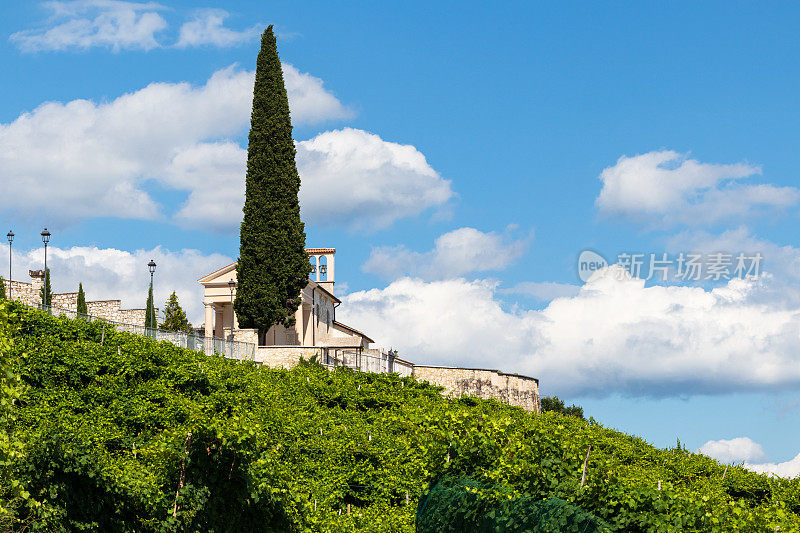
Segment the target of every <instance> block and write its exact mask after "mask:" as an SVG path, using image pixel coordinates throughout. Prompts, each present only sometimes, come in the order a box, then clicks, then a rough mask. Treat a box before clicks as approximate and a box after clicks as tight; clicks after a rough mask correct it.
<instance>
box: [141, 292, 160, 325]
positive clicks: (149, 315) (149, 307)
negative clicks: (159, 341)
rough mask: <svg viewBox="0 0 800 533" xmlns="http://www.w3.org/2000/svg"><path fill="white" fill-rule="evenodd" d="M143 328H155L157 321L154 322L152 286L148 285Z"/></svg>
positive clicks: (154, 311)
mask: <svg viewBox="0 0 800 533" xmlns="http://www.w3.org/2000/svg"><path fill="white" fill-rule="evenodd" d="M144 308H145V315H144V327H146V328H156V327H158V321H157V320H156V308H155V307H154V306H153V284H152V283H150V288H149V289H147V303H145V306H144Z"/></svg>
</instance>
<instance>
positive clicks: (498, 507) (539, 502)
mask: <svg viewBox="0 0 800 533" xmlns="http://www.w3.org/2000/svg"><path fill="white" fill-rule="evenodd" d="M416 524H417V532H418V533H448V532H450V533H460V532H462V531H470V532H474V533H490V532H491V533H494V532H496V531H504V532H511V531H532V532H535V533H573V532H574V533H594V532H597V531H610V527H609V526H608V524H606V523H604V522H603V521H602V520H599V519H598V518H596V517H595V516H593V515H592V514H591V513H589V512H586V511H584V510H583V509H581V508H580V507H577V506H576V505H573V504H571V503H569V502H566V501H564V500H562V499H560V498H547V499H537V498H532V497H515V496H514V495H513V491H511V490H509V489H508V488H505V487H500V486H491V485H481V484H479V483H476V482H474V481H472V480H469V479H458V478H453V477H452V476H444V477H443V478H442V479H440V480H439V481H438V482H437V483H436V484H435V485H434V486H433V487H432V488H431V489H430V490H429V491H428V493H427V494H423V495H422V497H421V498H420V500H419V504H418V505H417V520H416Z"/></svg>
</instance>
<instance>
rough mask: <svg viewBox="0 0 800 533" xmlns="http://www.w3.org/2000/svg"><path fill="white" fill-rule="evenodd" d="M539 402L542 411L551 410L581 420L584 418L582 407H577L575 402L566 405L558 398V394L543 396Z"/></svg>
mask: <svg viewBox="0 0 800 533" xmlns="http://www.w3.org/2000/svg"><path fill="white" fill-rule="evenodd" d="M541 403H542V412H543V413H547V412H553V413H559V414H562V415H569V416H574V417H577V418H580V419H581V420H586V419H585V418H584V417H583V407H578V406H577V405H575V404H573V405H570V406H569V407H566V406H565V405H564V402H563V401H562V400H560V399H559V398H558V396H545V397H544V398H542V400H541Z"/></svg>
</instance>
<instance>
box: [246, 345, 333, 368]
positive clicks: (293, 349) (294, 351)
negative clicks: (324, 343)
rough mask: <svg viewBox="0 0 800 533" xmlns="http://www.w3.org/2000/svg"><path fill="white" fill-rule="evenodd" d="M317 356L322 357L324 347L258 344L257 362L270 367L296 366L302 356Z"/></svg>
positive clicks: (304, 357) (306, 357) (305, 357)
mask: <svg viewBox="0 0 800 533" xmlns="http://www.w3.org/2000/svg"><path fill="white" fill-rule="evenodd" d="M314 356H316V357H317V360H318V361H319V360H320V359H321V358H322V348H320V347H318V346H257V347H256V356H255V362H256V363H263V364H265V365H267V366H270V367H278V366H280V367H283V368H286V369H290V368H294V367H295V366H297V364H298V363H299V362H300V358H301V357H302V358H303V359H311V358H312V357H314Z"/></svg>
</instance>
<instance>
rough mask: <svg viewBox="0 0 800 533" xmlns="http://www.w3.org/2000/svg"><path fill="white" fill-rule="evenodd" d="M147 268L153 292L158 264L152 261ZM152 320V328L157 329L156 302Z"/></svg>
mask: <svg viewBox="0 0 800 533" xmlns="http://www.w3.org/2000/svg"><path fill="white" fill-rule="evenodd" d="M147 268H149V269H150V290H153V274H154V273H155V271H156V262H155V261H153V260H152V259H151V260H150V262H149V263H147ZM153 299H154V300H155V296H153ZM150 320H151V321H152V322H150V326H151V327H153V328H155V327H156V304H155V302H153V311H152V313H151V316H150Z"/></svg>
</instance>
